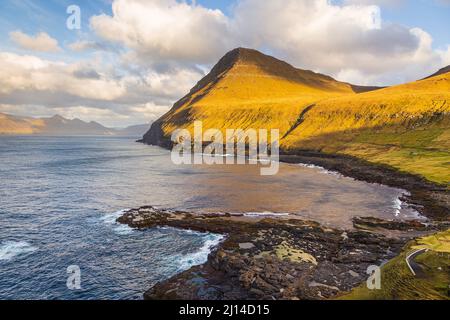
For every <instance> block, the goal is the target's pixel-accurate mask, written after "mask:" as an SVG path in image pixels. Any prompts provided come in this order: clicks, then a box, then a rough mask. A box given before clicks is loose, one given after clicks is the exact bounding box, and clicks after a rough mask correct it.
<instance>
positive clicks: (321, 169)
mask: <svg viewBox="0 0 450 320" xmlns="http://www.w3.org/2000/svg"><path fill="white" fill-rule="evenodd" d="M298 165H299V166H300V167H303V168H308V169H316V170H318V171H319V173H322V174H328V175H330V176H335V177H338V178H341V177H343V175H342V174H340V173H339V172H337V171H332V170H327V169H325V168H324V167H321V166H316V165H315V164H308V163H298Z"/></svg>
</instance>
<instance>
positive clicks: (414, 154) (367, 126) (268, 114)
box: [143, 48, 450, 183]
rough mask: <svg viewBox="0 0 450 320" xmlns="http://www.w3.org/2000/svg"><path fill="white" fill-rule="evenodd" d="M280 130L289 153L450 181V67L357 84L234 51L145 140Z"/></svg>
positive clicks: (154, 141)
mask: <svg viewBox="0 0 450 320" xmlns="http://www.w3.org/2000/svg"><path fill="white" fill-rule="evenodd" d="M196 120H202V122H203V129H204V130H207V129H210V128H217V129H220V130H222V131H223V133H224V132H225V129H227V128H230V129H247V128H253V129H259V128H262V129H279V130H280V146H281V148H282V150H283V151H284V152H289V153H300V152H303V151H305V150H309V151H320V152H323V153H331V154H345V155H351V156H354V157H359V158H362V159H365V160H368V161H371V162H376V163H383V164H388V165H390V166H393V167H396V168H398V169H400V170H403V171H406V172H410V173H414V174H419V175H422V176H424V177H426V178H427V179H429V180H432V181H436V182H440V183H448V182H449V181H450V171H449V170H448V164H449V163H450V152H449V150H450V144H449V143H450V66H449V67H446V68H443V69H441V70H439V71H438V72H437V73H435V74H433V75H431V76H430V77H428V78H425V79H423V80H419V81H415V82H412V83H408V84H403V85H398V86H393V87H387V88H380V87H364V86H356V85H352V84H349V83H344V82H340V81H337V80H335V79H333V78H331V77H329V76H326V75H322V74H318V73H314V72H312V71H307V70H301V69H297V68H295V67H293V66H291V65H289V64H288V63H286V62H283V61H281V60H278V59H276V58H274V57H271V56H268V55H265V54H262V53H261V52H258V51H256V50H252V49H245V48H238V49H234V50H232V51H230V52H229V53H227V54H226V55H225V56H224V57H223V58H222V59H221V60H220V61H219V62H218V63H217V64H216V65H215V66H214V68H213V69H212V70H211V72H210V73H209V74H208V75H207V76H205V77H204V78H203V79H201V80H200V81H199V82H198V83H197V85H196V86H195V87H194V88H192V89H191V91H190V92H189V93H188V94H187V95H186V96H185V97H183V98H182V99H181V100H179V101H178V102H176V103H175V104H174V106H173V108H172V109H171V110H170V111H169V112H168V113H166V114H165V115H163V116H162V117H161V118H160V119H158V120H157V121H156V122H154V123H153V125H152V127H151V129H150V130H149V131H148V132H147V133H146V134H145V135H144V138H143V142H145V143H148V144H153V145H159V146H163V147H170V144H171V142H170V136H171V134H172V132H173V131H174V130H176V129H179V128H185V129H188V130H193V125H194V122H195V121H196Z"/></svg>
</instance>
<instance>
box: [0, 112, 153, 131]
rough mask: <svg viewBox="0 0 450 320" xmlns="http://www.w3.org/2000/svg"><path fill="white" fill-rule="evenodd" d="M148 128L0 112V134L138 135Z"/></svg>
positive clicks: (56, 116)
mask: <svg viewBox="0 0 450 320" xmlns="http://www.w3.org/2000/svg"><path fill="white" fill-rule="evenodd" d="M148 128H150V124H140V125H134V126H129V127H126V128H107V127H105V126H103V125H101V124H100V123H98V122H95V121H91V122H85V121H83V120H80V119H66V118H64V117H62V116H60V115H55V116H53V117H49V118H32V117H19V116H14V115H9V114H5V113H0V135H45V136H130V137H140V136H142V135H143V134H144V133H145V132H146V131H147V130H148Z"/></svg>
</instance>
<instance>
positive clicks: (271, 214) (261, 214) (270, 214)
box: [244, 211, 290, 217]
mask: <svg viewBox="0 0 450 320" xmlns="http://www.w3.org/2000/svg"><path fill="white" fill-rule="evenodd" d="M289 215H290V213H287V212H286V213H285V212H270V211H264V212H245V213H244V216H245V217H285V216H289Z"/></svg>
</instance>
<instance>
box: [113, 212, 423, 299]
mask: <svg viewBox="0 0 450 320" xmlns="http://www.w3.org/2000/svg"><path fill="white" fill-rule="evenodd" d="M361 219H362V220H361ZM368 219H369V220H365V219H364V218H359V220H356V219H355V221H354V225H355V228H354V229H352V230H338V229H331V228H326V227H323V226H321V225H320V224H318V223H316V222H313V221H304V220H300V219H297V218H295V219H292V218H290V217H285V218H270V217H264V218H263V217H260V218H249V217H245V216H243V215H231V214H223V213H220V214H219V213H218V214H194V213H188V212H179V211H168V210H161V209H156V208H153V207H150V206H147V207H142V208H139V209H132V210H129V211H127V212H125V213H124V215H123V216H122V217H120V218H119V219H118V222H120V223H123V224H127V225H129V226H130V227H132V228H138V229H145V228H152V227H157V226H168V227H174V228H180V229H189V230H194V231H199V232H211V233H217V234H223V235H225V236H226V238H225V240H224V241H223V242H222V243H221V244H220V245H219V246H218V247H217V248H215V249H214V250H213V252H211V254H210V255H209V257H208V261H207V262H206V263H205V264H204V265H200V266H195V267H192V268H191V269H189V270H187V271H185V272H183V273H181V274H178V275H175V276H174V277H172V278H170V279H168V280H166V281H163V282H160V283H158V284H156V285H155V286H154V287H153V288H151V289H149V290H148V291H147V292H146V293H145V294H144V298H145V299H152V300H160V299H163V300H165V299H183V300H185V299H188V300H203V299H214V300H216V299H218V300H222V299H231V300H242V299H244V300H245V299H262V300H267V299H289V300H292V299H308V300H315V299H329V298H334V297H337V296H339V295H341V294H343V293H345V292H347V291H349V290H351V289H352V288H354V287H356V286H358V285H359V284H361V283H362V282H364V281H365V280H366V279H367V277H368V275H367V273H366V272H367V268H368V266H370V265H377V266H379V265H381V264H382V263H384V262H386V261H387V260H389V259H391V258H393V257H395V256H396V255H398V254H399V253H400V252H401V250H402V247H403V246H404V245H405V243H407V241H408V240H410V239H411V238H412V237H414V236H417V235H418V234H420V232H423V231H424V230H425V229H427V227H426V226H425V225H422V224H420V222H417V221H416V222H410V223H406V225H405V223H401V222H399V223H397V224H396V223H395V222H390V224H389V225H388V226H389V228H388V229H386V226H385V225H383V221H374V220H371V219H370V218H368ZM368 221H369V222H370V223H371V225H370V226H369V225H367V222H368ZM362 222H365V223H366V224H365V225H364V226H362V225H361V224H362ZM375 229H386V230H398V231H399V232H400V231H401V230H406V231H407V232H403V233H402V232H400V233H399V234H400V236H399V235H396V236H395V237H390V236H387V235H385V234H383V233H382V232H374V231H375Z"/></svg>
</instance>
